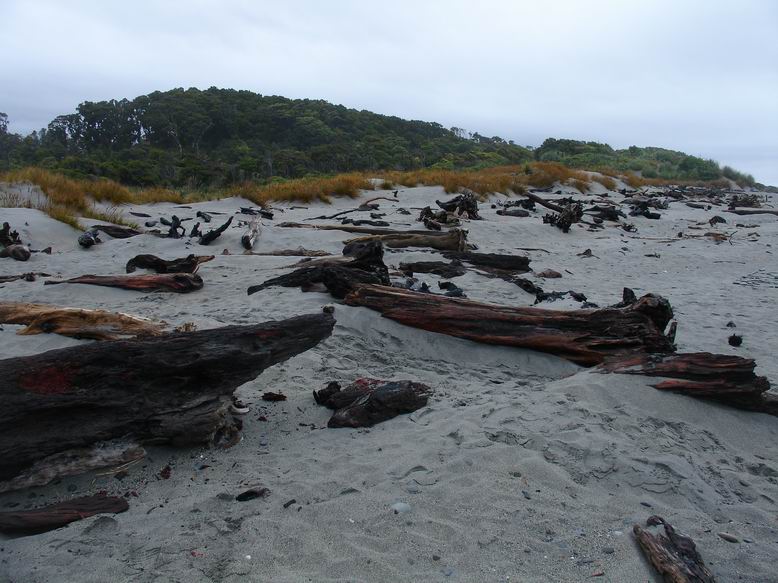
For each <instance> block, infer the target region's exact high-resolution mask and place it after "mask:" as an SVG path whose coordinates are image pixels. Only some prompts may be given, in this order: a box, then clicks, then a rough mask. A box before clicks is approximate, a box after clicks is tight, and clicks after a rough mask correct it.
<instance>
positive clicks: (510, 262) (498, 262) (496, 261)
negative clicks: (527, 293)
mask: <svg viewBox="0 0 778 583" xmlns="http://www.w3.org/2000/svg"><path fill="white" fill-rule="evenodd" d="M443 256H444V257H446V258H447V259H456V260H458V261H463V262H465V263H469V264H470V265H475V266H477V267H488V268H491V269H500V270H503V271H511V272H519V273H526V272H528V271H530V267H529V264H530V258H529V257H525V256H523V255H502V254H499V253H474V252H472V251H453V252H451V251H450V252H446V253H443Z"/></svg>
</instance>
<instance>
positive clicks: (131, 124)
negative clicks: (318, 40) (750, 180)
mask: <svg viewBox="0 0 778 583" xmlns="http://www.w3.org/2000/svg"><path fill="white" fill-rule="evenodd" d="M7 122H8V120H7V116H5V115H4V114H0V170H2V169H8V168H13V167H20V166H26V165H37V166H43V167H46V168H50V169H54V170H61V171H64V172H66V173H68V174H71V175H79V176H105V177H108V178H112V179H114V180H118V181H120V182H123V183H125V184H129V185H169V186H189V187H203V186H221V185H224V184H228V183H232V182H240V181H244V180H260V181H264V180H267V179H269V178H271V177H284V178H291V177H299V176H304V175H307V174H317V173H318V174H326V173H338V172H349V171H364V170H393V169H396V170H408V169H415V168H427V167H438V168H448V169H451V168H473V167H486V166H496V165H504V164H520V163H524V162H528V161H530V160H544V161H547V160H554V161H560V162H563V163H566V164H568V165H572V166H576V167H582V166H587V167H589V168H594V167H597V166H610V167H612V168H614V169H616V170H633V171H642V172H643V173H644V174H647V175H649V176H650V175H652V174H653V175H655V176H658V177H663V178H683V179H697V180H708V179H715V178H719V177H721V175H722V170H721V169H719V167H718V165H717V164H716V163H715V162H713V161H710V160H702V159H700V158H695V157H693V156H687V155H685V154H682V153H680V152H672V151H669V150H662V149H659V148H634V147H633V148H630V149H629V150H613V149H612V148H611V147H610V146H608V145H605V144H596V143H593V142H577V141H572V140H553V139H549V140H546V142H544V144H543V145H542V146H541V147H540V148H537V149H534V150H533V149H530V148H525V147H522V146H518V145H516V144H514V143H513V142H510V141H506V140H503V139H501V138H499V137H492V138H487V137H484V136H481V135H479V134H477V133H476V134H468V133H466V132H465V131H464V130H461V129H458V128H451V129H446V128H444V127H443V126H441V125H440V124H437V123H431V122H424V121H408V120H403V119H400V118H398V117H392V116H385V115H379V114H376V113H372V112H369V111H358V110H355V109H348V108H346V107H344V106H342V105H333V104H331V103H328V102H326V101H315V100H308V99H286V98H284V97H277V96H264V95H259V94H256V93H252V92H250V91H237V90H233V89H217V88H211V89H208V90H205V91H201V90H199V89H186V90H184V89H174V90H171V91H165V92H160V91H157V92H154V93H151V94H149V95H142V96H140V97H136V98H135V99H132V100H127V99H122V100H120V101H116V100H111V101H100V102H84V103H82V104H81V105H79V106H78V108H77V111H76V113H72V114H68V115H61V116H58V117H57V118H56V119H54V120H53V121H52V122H51V123H50V124H49V125H48V127H47V128H45V129H42V130H41V131H39V132H33V133H32V134H30V135H29V136H25V137H23V136H19V135H16V134H12V133H9V132H8V131H7V126H8V123H7ZM726 170H729V169H726Z"/></svg>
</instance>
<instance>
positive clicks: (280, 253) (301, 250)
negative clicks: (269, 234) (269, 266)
mask: <svg viewBox="0 0 778 583" xmlns="http://www.w3.org/2000/svg"><path fill="white" fill-rule="evenodd" d="M243 254H244V255H258V256H260V257H327V256H328V255H332V253H329V252H327V251H321V250H319V249H306V248H305V247H298V248H297V249H279V250H277V251H265V252H262V253H257V252H255V251H244V252H243Z"/></svg>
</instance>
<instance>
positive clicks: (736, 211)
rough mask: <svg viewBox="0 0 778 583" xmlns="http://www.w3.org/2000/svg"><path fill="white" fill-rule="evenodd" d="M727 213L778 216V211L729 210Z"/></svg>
mask: <svg viewBox="0 0 778 583" xmlns="http://www.w3.org/2000/svg"><path fill="white" fill-rule="evenodd" d="M724 212H725V213H732V214H733V215H775V216H778V210H773V209H748V210H743V209H727V210H726V211H724Z"/></svg>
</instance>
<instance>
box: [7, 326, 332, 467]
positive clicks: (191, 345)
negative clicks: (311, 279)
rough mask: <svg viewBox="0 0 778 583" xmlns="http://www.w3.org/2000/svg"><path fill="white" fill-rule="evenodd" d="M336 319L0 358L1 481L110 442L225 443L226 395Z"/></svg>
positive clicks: (232, 424)
mask: <svg viewBox="0 0 778 583" xmlns="http://www.w3.org/2000/svg"><path fill="white" fill-rule="evenodd" d="M334 323H335V321H334V319H333V317H332V316H331V315H330V314H326V313H322V314H314V315H308V316H300V317H297V318H291V319H288V320H282V321H277V322H266V323H264V324H256V325H253V326H227V327H224V328H216V329H212V330H202V331H198V332H190V333H173V334H166V335H164V336H159V337H155V338H148V339H139V340H125V341H116V342H99V343H93V344H89V345H86V346H77V347H73V348H64V349H61V350H51V351H49V352H44V353H43V354H38V355H34V356H24V357H19V358H8V359H5V360H0V378H1V379H2V380H3V382H2V383H0V402H2V403H3V406H2V408H0V481H4V480H10V479H13V478H14V476H17V475H18V474H20V473H22V472H24V471H25V470H26V469H28V468H29V467H30V466H32V465H33V464H35V463H36V462H38V461H40V460H42V459H44V458H46V457H48V456H52V455H54V454H57V453H60V452H63V451H67V450H72V449H75V448H84V447H88V446H90V445H91V444H93V443H95V442H99V441H104V440H108V439H112V438H119V437H125V436H129V437H130V438H132V439H134V440H136V441H137V442H139V443H141V444H144V443H171V444H174V445H186V444H201V443H214V442H217V441H219V440H221V439H227V440H229V438H230V437H231V436H234V435H236V434H237V429H238V425H239V422H238V421H237V420H235V419H234V418H233V417H232V415H231V413H230V404H231V395H232V392H233V391H234V390H235V389H236V388H237V387H238V386H240V385H242V384H244V383H246V382H248V381H251V380H253V379H254V378H256V377H257V375H259V374H260V373H261V372H262V371H263V370H264V369H266V368H267V367H269V366H271V365H273V364H276V363H278V362H283V361H284V360H286V359H288V358H290V357H292V356H294V355H296V354H299V353H300V352H304V351H305V350H308V349H309V348H312V347H314V346H316V344H318V343H319V342H320V341H321V340H323V339H324V338H326V337H328V336H329V335H330V333H331V332H332V328H333V326H334Z"/></svg>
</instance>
